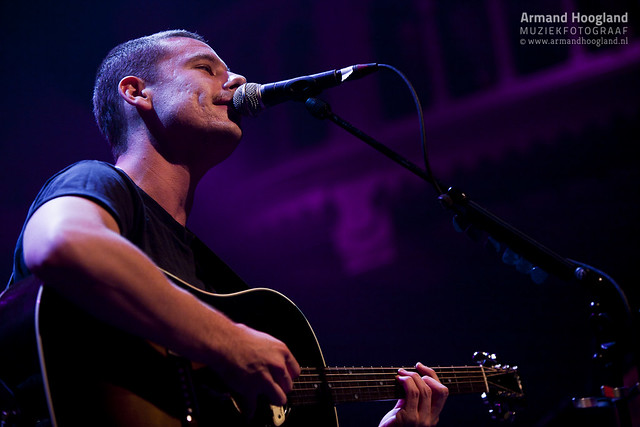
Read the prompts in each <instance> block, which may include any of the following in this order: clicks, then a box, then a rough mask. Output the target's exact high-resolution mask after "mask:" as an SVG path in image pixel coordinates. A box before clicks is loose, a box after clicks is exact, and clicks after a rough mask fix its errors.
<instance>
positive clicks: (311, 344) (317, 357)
mask: <svg viewBox="0 0 640 427" xmlns="http://www.w3.org/2000/svg"><path fill="white" fill-rule="evenodd" d="M173 279H174V281H175V282H176V283H178V284H179V285H180V286H183V287H185V288H187V289H188V290H189V291H191V292H192V293H193V294H195V295H196V296H197V297H198V298H200V299H201V300H202V301H204V302H205V303H207V304H209V305H210V306H212V307H215V308H216V309H217V310H220V311H222V312H223V313H225V314H226V315H227V316H229V317H230V318H231V319H233V320H234V321H236V322H240V323H243V324H246V325H248V326H250V327H252V328H255V329H258V330H260V331H263V332H265V333H268V334H270V335H272V336H274V337H276V338H278V339H280V340H282V341H283V342H284V343H286V344H287V345H288V346H289V348H290V350H291V351H292V353H293V354H294V356H295V357H296V359H297V360H298V362H299V363H300V365H301V366H304V367H303V368H302V374H301V375H300V377H298V378H297V379H296V380H295V382H294V388H293V391H292V392H291V393H290V394H289V396H288V403H287V405H286V407H276V406H271V405H268V404H267V403H264V404H260V405H259V408H258V410H257V411H256V412H255V414H253V415H252V416H251V417H249V416H247V415H246V414H245V413H244V412H243V411H242V401H241V399H240V398H238V397H237V396H235V395H234V393H233V392H232V391H231V390H229V389H228V388H226V387H225V385H224V384H223V383H222V382H221V381H220V380H219V378H217V376H216V375H215V373H214V372H213V370H211V369H209V368H207V367H202V366H197V365H196V364H194V363H192V362H191V361H189V360H187V359H185V358H182V357H180V356H178V355H175V354H173V353H172V352H171V351H169V350H167V349H163V348H160V347H159V346H157V345H155V344H153V343H150V342H148V341H145V340H142V339H139V338H137V337H135V336H133V335H131V334H129V333H127V332H126V331H121V330H117V329H115V328H112V327H110V326H108V325H105V324H104V323H101V322H100V321H98V320H96V319H95V318H93V317H92V316H90V315H89V314H87V313H86V312H84V311H82V310H80V309H79V308H77V307H75V306H73V305H72V304H70V303H69V302H67V301H66V300H64V299H63V298H61V297H60V296H59V295H58V294H57V293H56V292H55V291H54V290H52V289H50V288H49V287H47V286H44V285H43V284H42V283H41V282H39V281H38V280H37V279H35V278H28V279H25V280H24V281H22V282H19V283H17V284H15V285H14V286H12V287H11V288H10V289H9V290H8V291H6V292H5V293H4V294H3V295H2V298H0V322H1V323H0V325H1V327H0V349H1V351H0V379H1V380H2V381H1V382H0V410H2V417H3V419H2V420H1V421H0V425H3V426H38V427H45V426H60V427H66V426H91V427H96V426H125V427H127V426H131V427H133V426H135V427H141V426H154V427H155V426H161V427H165V426H166V427H170V426H176V427H179V426H206V427H208V426H223V427H228V426H241V427H257V426H265V427H266V426H268V427H276V426H284V427H320V426H322V427H337V426H338V419H337V416H336V409H335V407H336V405H338V404H340V403H344V402H366V401H381V400H394V399H398V398H400V397H402V388H401V387H400V386H399V384H398V382H397V380H396V376H397V370H398V367H327V366H326V364H325V361H324V358H323V356H322V352H321V350H320V346H319V345H318V341H317V339H316V336H315V334H314V332H313V329H312V328H311V326H310V325H309V322H308V321H307V319H306V318H305V316H304V315H303V314H302V312H301V311H300V310H299V309H298V308H297V307H296V305H295V304H294V303H293V302H291V301H290V300H289V299H288V298H286V297H285V296H284V295H282V294H280V293H278V292H276V291H273V290H270V289H264V288H258V289H250V290H247V291H242V292H238V293H233V294H214V293H208V292H204V291H202V290H200V289H198V288H195V287H192V286H190V285H189V284H187V283H184V282H182V281H181V280H180V279H178V278H176V277H173ZM477 356H479V357H480V359H481V360H480V361H479V362H481V363H477V364H475V365H470V366H446V367H434V368H433V369H434V370H435V371H436V373H437V374H438V377H439V378H440V380H441V382H442V383H443V384H444V385H446V386H447V387H448V388H449V393H450V395H456V394H463V393H482V396H483V397H484V398H485V400H486V401H487V402H488V403H490V404H491V405H492V406H491V411H492V413H493V416H495V417H497V418H509V417H511V416H512V415H513V409H512V405H513V403H514V402H518V401H520V400H521V399H522V398H523V392H522V387H521V383H520V379H519V376H518V371H517V368H516V367H510V366H506V365H500V364H497V363H496V362H495V357H494V356H489V355H487V354H484V353H483V354H477Z"/></svg>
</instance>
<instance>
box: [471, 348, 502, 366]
mask: <svg viewBox="0 0 640 427" xmlns="http://www.w3.org/2000/svg"><path fill="white" fill-rule="evenodd" d="M473 361H474V362H476V363H477V364H478V365H482V366H495V365H497V363H498V362H497V357H496V355H495V354H489V353H485V352H478V351H476V352H475V353H473Z"/></svg>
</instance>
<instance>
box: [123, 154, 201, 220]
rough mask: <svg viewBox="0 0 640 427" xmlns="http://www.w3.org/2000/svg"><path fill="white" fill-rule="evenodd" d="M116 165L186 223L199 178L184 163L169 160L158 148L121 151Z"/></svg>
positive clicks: (174, 216) (175, 216)
mask: <svg viewBox="0 0 640 427" xmlns="http://www.w3.org/2000/svg"><path fill="white" fill-rule="evenodd" d="M116 166H117V167H119V168H121V169H122V170H123V171H125V172H126V173H127V175H129V177H130V178H131V179H132V180H133V182H135V183H136V184H137V185H138V186H139V187H140V188H141V189H142V190H143V191H144V192H145V193H147V194H148V195H149V196H151V197H152V198H153V199H154V200H155V201H156V202H158V204H160V206H162V207H163V208H164V209H165V210H166V211H167V212H168V213H169V214H170V215H171V216H172V217H173V218H174V219H175V220H176V221H177V222H179V223H180V224H182V225H186V222H187V217H188V216H189V211H190V210H191V205H192V203H193V196H194V194H195V188H196V185H197V183H198V178H197V177H194V176H193V174H192V173H191V171H190V170H189V169H188V168H187V167H186V166H184V165H176V164H172V163H170V162H168V161H167V160H166V159H164V158H163V157H162V156H160V155H159V154H158V153H157V152H150V153H146V154H145V155H139V154H138V155H136V154H132V153H127V154H124V155H123V156H121V157H120V158H118V160H117V162H116Z"/></svg>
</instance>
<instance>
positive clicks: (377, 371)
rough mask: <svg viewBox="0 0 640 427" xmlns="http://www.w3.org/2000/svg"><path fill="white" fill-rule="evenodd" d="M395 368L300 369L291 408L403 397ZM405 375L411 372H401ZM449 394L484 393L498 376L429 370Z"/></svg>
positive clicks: (488, 371) (487, 371) (468, 369)
mask: <svg viewBox="0 0 640 427" xmlns="http://www.w3.org/2000/svg"><path fill="white" fill-rule="evenodd" d="M398 369H399V368H364V367H363V368H358V367H344V368H340V367H338V368H334V367H329V368H324V369H316V368H303V369H302V373H301V375H300V377H298V378H297V379H296V381H295V382H294V387H293V391H292V392H291V393H290V394H289V403H290V404H291V405H294V406H295V405H305V404H314V403H318V401H319V400H320V399H322V396H325V397H324V399H326V398H327V396H330V399H332V403H333V404H338V403H346V402H369V401H379V400H393V399H398V398H401V397H402V396H403V389H402V387H401V386H400V385H399V383H398V381H397V380H396V376H397V375H398ZM405 369H407V370H409V371H411V370H415V369H414V368H405ZM433 369H434V370H435V371H436V374H437V375H438V378H439V379H440V382H442V384H444V385H445V386H447V388H448V389H449V393H450V394H464V393H481V392H484V391H487V389H488V378H490V377H491V376H492V375H496V374H499V375H502V372H495V370H494V369H493V368H488V367H483V366H449V367H437V368H433Z"/></svg>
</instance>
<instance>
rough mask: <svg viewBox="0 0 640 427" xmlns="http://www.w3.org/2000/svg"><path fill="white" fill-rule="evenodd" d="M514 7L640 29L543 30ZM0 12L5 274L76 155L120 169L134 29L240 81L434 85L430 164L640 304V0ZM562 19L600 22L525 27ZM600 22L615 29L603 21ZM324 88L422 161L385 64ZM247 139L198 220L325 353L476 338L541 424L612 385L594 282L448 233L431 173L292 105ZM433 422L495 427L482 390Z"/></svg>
mask: <svg viewBox="0 0 640 427" xmlns="http://www.w3.org/2000/svg"><path fill="white" fill-rule="evenodd" d="M523 13H526V14H545V15H549V16H562V15H563V14H564V13H567V14H568V17H569V21H571V18H572V13H580V14H582V15H583V16H586V17H589V16H596V15H599V14H600V15H601V14H602V13H608V14H610V15H615V16H627V18H628V22H623V23H616V24H605V25H602V26H598V25H596V24H595V23H588V22H587V23H581V24H577V23H574V24H571V22H569V23H554V24H546V23H543V24H540V23H538V24H532V23H527V22H522V21H523ZM625 14H626V15H625ZM0 22H1V25H0V31H1V32H2V38H1V40H2V43H1V44H0V53H1V57H2V67H1V70H0V73H2V74H1V75H2V82H3V83H4V84H3V94H4V95H3V97H2V101H1V102H2V108H1V111H2V126H1V127H0V144H2V159H1V162H2V163H1V167H0V174H1V175H0V178H1V179H0V187H1V191H0V194H1V197H2V199H1V200H2V202H1V204H0V219H1V220H2V223H3V227H2V229H1V233H2V235H1V236H0V255H1V256H0V261H1V262H0V272H2V273H3V274H4V275H5V276H6V278H7V279H8V278H9V275H10V270H11V258H12V251H13V245H14V242H15V239H16V237H17V236H18V234H19V232H20V228H21V226H22V221H23V218H24V215H25V213H26V211H27V208H28V205H29V203H30V201H31V200H32V198H33V197H34V196H35V194H36V192H37V190H38V189H39V188H40V186H41V185H42V184H43V182H44V181H45V180H46V179H47V178H48V177H49V176H50V175H51V174H53V173H54V172H56V171H57V170H59V169H61V168H62V167H64V166H66V165H68V164H70V163H71V162H74V161H76V160H80V159H84V158H97V159H102V160H108V161H110V160H111V158H110V155H109V153H108V150H107V148H106V143H104V142H103V140H102V138H101V136H100V135H99V133H98V130H97V127H96V126H95V124H94V122H93V117H92V113H91V105H90V100H91V90H92V85H93V78H94V73H95V70H96V68H97V66H98V64H99V62H100V60H101V58H102V57H103V56H104V55H105V54H106V52H107V51H108V50H109V49H110V48H111V47H113V46H114V45H115V44H117V43H120V42H122V41H124V40H127V39H130V38H133V37H137V36H141V35H146V34H149V33H152V32H156V31H160V30H165V29H172V28H185V29H188V30H192V31H197V32H199V33H200V34H202V35H203V36H205V37H206V38H207V39H208V40H209V41H210V43H211V45H212V46H213V47H214V49H216V51H217V52H218V53H219V54H220V56H221V57H222V58H223V59H224V60H225V61H226V62H227V64H228V65H229V66H230V68H231V69H232V70H234V71H236V72H239V73H241V74H243V75H245V76H246V77H247V79H248V81H250V82H258V83H266V82H272V81H277V80H282V79H286V78H291V77H296V76H299V75H305V74H311V73H316V72H320V71H325V70H329V69H335V68H341V67H344V66H347V65H352V64H357V63H368V62H378V63H385V64H390V65H393V66H395V67H397V68H398V69H400V70H401V71H402V72H404V73H405V74H406V76H407V77H408V79H409V80H410V81H411V82H412V84H413V85H414V86H415V88H416V90H417V91H418V93H419V95H420V99H421V101H422V106H423V110H424V113H425V120H426V127H427V128H426V129H427V140H428V150H429V155H430V159H431V165H432V167H433V170H434V172H435V174H436V175H437V176H438V177H439V178H440V179H441V180H442V181H444V182H445V183H446V184H448V185H455V186H457V187H460V188H462V189H463V190H465V192H467V193H468V194H469V195H470V196H471V197H472V199H473V200H475V201H476V202H478V203H479V204H481V205H482V206H484V207H486V208H487V209H489V210H490V211H492V212H494V213H495V214H497V215H499V216H500V217H502V218H504V219H505V220H507V221H508V222H509V223H511V224H512V225H514V226H515V227H517V228H518V229H520V230H521V231H523V232H525V233H527V234H528V235H530V236H532V237H534V238H535V239H536V240H538V241H540V242H541V243H543V244H544V245H546V246H548V247H549V248H551V249H553V250H554V251H555V252H557V253H559V254H560V255H562V256H565V257H567V258H571V259H575V260H578V261H580V262H584V263H587V264H589V265H592V266H594V267H597V268H599V269H601V270H603V271H604V272H606V273H608V274H609V275H611V276H612V277H613V278H614V279H615V280H616V281H617V282H618V283H619V284H620V286H621V287H622V288H623V289H624V290H625V292H626V293H627V296H628V297H629V298H630V301H631V304H632V306H633V308H634V310H636V311H637V309H638V305H639V298H640V293H639V291H638V283H637V282H638V278H637V258H638V255H640V251H639V247H638V241H639V240H638V239H639V237H640V230H639V227H638V218H640V209H639V204H638V197H639V196H640V194H639V191H638V189H639V184H640V179H639V178H640V168H639V167H638V154H639V152H640V150H639V149H638V143H639V141H638V139H639V137H638V135H639V134H640V129H639V128H640V120H639V118H640V97H639V95H640V90H639V89H640V78H639V77H640V73H639V71H640V38H639V37H638V34H639V33H640V25H639V23H640V7H639V2H638V1H631V0H628V1H622V0H617V1H605V0H600V1H595V0H594V1H580V0H563V1H551V0H535V1H534V0H532V1H524V0H523V1H511V0H481V1H477V0H476V1H471V0H456V1H435V0H407V1H394V0H371V1H365V0H346V1H342V2H337V3H335V4H334V3H331V2H325V1H315V2H314V1H310V0H274V1H260V0H239V1H229V2H215V1H204V0H201V1H188V0H187V1H181V2H172V1H168V0H161V1H128V2H125V1H122V0H114V1H109V2H81V1H61V2H44V1H42V2H38V1H26V2H6V1H5V2H3V4H2V7H1V9H0ZM572 26H573V27H575V28H578V27H581V28H583V30H581V31H587V30H585V28H590V29H591V30H588V31H590V33H589V34H584V35H580V34H573V35H572V34H568V35H564V34H561V35H550V34H542V35H540V34H532V33H533V32H539V30H540V28H544V29H545V31H546V32H547V33H548V32H549V31H550V30H549V28H553V30H552V31H556V30H560V31H564V30H563V28H565V27H567V28H568V27H572ZM602 27H613V28H619V29H620V31H622V29H624V33H622V34H618V35H615V34H614V35H610V34H607V35H603V36H600V35H598V36H596V35H594V34H593V32H594V31H596V30H594V28H602ZM523 28H526V29H527V30H523ZM523 31H527V32H528V34H523ZM580 37H582V40H581V41H580V40H579V38H580ZM600 37H602V41H603V43H606V44H601V45H600V46H599V47H598V46H596V45H595V40H596V39H600ZM552 39H561V40H565V41H567V40H568V41H569V42H571V41H572V40H578V41H579V42H580V44H577V42H574V43H576V44H570V45H567V44H554V45H552V44H551V42H549V40H552ZM536 40H538V41H536ZM541 40H546V42H541ZM613 40H616V41H617V42H618V44H612V43H613ZM621 41H626V42H627V43H625V44H621ZM545 43H546V44H545ZM321 98H323V99H325V100H327V101H329V102H330V104H331V106H332V107H333V110H334V112H336V113H337V114H338V115H340V116H341V117H343V118H344V119H345V120H347V121H349V122H351V123H353V124H354V125H356V126H357V127H359V128H360V129H362V130H364V131H365V132H367V133H368V134H370V135H372V136H374V137H375V138H377V139H378V140H379V141H381V142H382V143H384V144H386V145H387V146H389V147H390V148H392V149H393V150H395V151H397V152H399V153H401V154H402V155H403V156H406V157H408V158H409V159H410V160H411V161H413V162H414V163H417V164H419V165H422V163H421V148H420V143H419V133H418V131H419V128H418V118H417V115H416V110H415V106H414V105H413V102H412V100H411V98H410V96H409V91H408V89H407V88H406V86H404V84H403V82H402V81H401V80H400V79H399V78H398V77H397V76H395V75H394V74H393V73H391V72H390V71H388V70H381V71H379V72H378V73H376V74H374V75H372V76H369V77H367V78H365V79H362V80H358V81H356V82H353V83H348V84H345V85H344V86H341V87H339V88H335V89H331V90H328V91H326V92H325V93H324V94H323V95H322V96H321ZM244 128H245V140H244V141H243V143H242V145H241V147H240V148H239V149H238V150H237V152H236V153H235V154H234V155H233V156H232V157H231V158H230V159H228V160H227V161H226V162H224V163H223V164H222V165H220V166H219V167H218V168H217V169H215V170H214V171H212V172H211V173H210V174H209V175H207V177H206V178H205V180H204V182H203V183H202V185H201V187H200V189H199V192H198V195H197V200H196V206H195V209H194V212H193V215H192V218H191V220H190V223H189V226H190V228H192V229H193V230H194V231H195V232H196V233H197V234H198V235H200V236H201V238H202V239H203V240H204V241H205V242H206V243H207V244H209V245H210V246H211V247H212V248H213V249H214V250H215V251H217V252H218V253H219V255H220V256H221V257H222V258H223V259H224V260H226V261H227V262H228V263H229V264H230V265H231V266H232V267H233V268H234V269H235V270H236V271H237V272H238V273H239V274H240V275H241V276H243V277H244V278H245V279H246V280H247V282H248V283H249V284H250V285H252V286H261V287H270V288H274V289H276V290H279V291H281V292H283V293H285V294H286V295H288V296H289V297H290V298H291V299H292V300H294V301H295V302H296V303H297V304H298V306H299V307H300V308H301V309H302V311H303V312H304V313H305V314H306V315H307V317H308V319H309V321H310V322H311V324H312V325H313V326H314V328H315V331H316V334H317V335H318V339H319V341H320V343H321V344H322V347H323V351H324V355H325V358H326V359H327V363H328V364H330V365H384V366H386V365H402V364H413V363H415V362H416V361H417V360H421V361H423V362H425V363H427V364H430V365H450V364H462V365H464V364H471V363H473V362H472V360H471V356H472V354H473V352H474V351H477V350H481V351H490V352H495V353H497V354H498V356H499V358H500V359H501V360H502V361H504V363H509V364H515V365H518V366H519V368H520V373H521V376H522V381H523V385H524V387H525V391H526V393H527V396H528V406H527V408H526V409H525V410H524V411H523V412H522V413H521V414H520V418H519V420H518V422H517V423H516V424H517V425H523V426H524V425H526V426H535V425H539V426H542V425H547V424H546V423H547V421H549V420H552V419H554V418H555V414H556V413H557V412H558V411H561V409H562V408H564V406H565V405H566V403H567V401H568V400H569V399H570V398H572V397H582V396H588V395H592V394H593V391H594V390H595V389H597V387H598V386H599V385H600V384H599V383H598V382H597V379H596V378H597V377H596V376H595V374H594V372H593V367H592V365H591V362H590V358H591V354H592V353H593V348H592V334H591V329H590V324H589V321H588V318H589V311H588V303H589V301H590V296H589V294H588V293H587V292H586V290H585V289H583V288H581V287H580V286H579V285H577V284H575V283H565V282H563V281H560V280H558V279H555V278H553V277H551V278H549V279H548V280H547V281H546V282H544V283H543V284H535V283H533V282H532V281H531V280H530V279H529V278H528V277H526V276H525V275H522V274H520V273H518V272H517V271H515V270H514V269H513V268H512V267H510V266H507V265H504V264H503V263H502V262H501V261H500V260H499V259H497V258H496V257H495V256H492V255H491V254H489V252H488V251H487V250H485V249H484V248H483V247H482V246H481V245H479V244H477V243H475V242H473V241H472V240H470V239H468V238H467V237H466V236H465V235H464V234H460V233H456V232H455V231H454V229H453V227H452V224H451V215H450V214H449V213H447V212H445V211H444V210H443V209H442V208H441V207H440V205H439V204H438V202H437V200H436V195H435V193H434V191H433V190H432V188H430V187H429V186H428V185H427V184H425V183H424V182H422V181H421V180H420V179H419V178H417V177H415V176H413V175H412V174H411V173H409V172H407V171H406V170H404V169H402V168H401V167H400V166H398V165H396V164H395V163H393V162H391V161H390V160H388V159H387V158H385V157H383V156H382V155H381V154H379V153H377V152H375V151H374V150H373V149H371V148H370V147H368V146H366V145H365V144H364V143H362V142H361V141H359V140H357V139H356V138H355V137H353V136H351V135H349V134H347V133H346V132H344V131H343V130H341V129H339V128H338V127H337V126H335V125H333V124H331V123H329V122H326V121H319V120H316V119H314V118H313V117H311V116H310V115H309V114H308V113H307V112H306V111H305V108H304V106H303V105H302V104H299V103H288V104H282V105H280V106H277V107H274V108H272V109H269V110H268V111H265V112H264V113H262V114H261V115H260V116H259V117H258V118H255V119H246V120H245V121H244ZM3 351H4V350H3ZM389 407H390V404H389V403H388V402H387V403H376V404H361V405H355V406H345V407H342V408H340V409H339V414H340V415H341V426H342V427H360V426H374V425H376V422H377V420H378V419H379V418H380V417H381V416H382V414H384V413H385V412H386V411H387V410H388V409H389ZM440 425H441V426H443V427H447V426H471V425H473V426H484V425H492V424H491V423H490V422H489V417H488V415H487V414H486V409H485V407H484V406H483V405H482V402H481V399H480V398H479V396H456V397H452V398H451V399H450V401H449V404H448V405H447V407H446V409H445V412H444V413H443V415H442V420H441V424H440Z"/></svg>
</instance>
